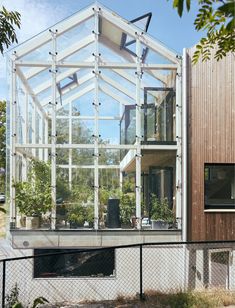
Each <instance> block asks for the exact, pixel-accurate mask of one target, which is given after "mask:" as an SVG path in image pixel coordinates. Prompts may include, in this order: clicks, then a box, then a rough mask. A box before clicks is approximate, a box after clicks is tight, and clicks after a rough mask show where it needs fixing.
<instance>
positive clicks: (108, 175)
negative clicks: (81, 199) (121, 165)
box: [99, 168, 120, 197]
mask: <svg viewBox="0 0 235 308" xmlns="http://www.w3.org/2000/svg"><path fill="white" fill-rule="evenodd" d="M119 174H120V172H119V169H103V168H102V169H99V183H100V186H101V188H102V189H107V190H109V191H110V197H111V195H112V193H113V194H116V193H117V192H115V191H114V190H115V189H117V188H119V187H120V179H119ZM111 191H113V192H111Z"/></svg>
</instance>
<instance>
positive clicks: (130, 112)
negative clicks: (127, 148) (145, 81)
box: [120, 105, 136, 144]
mask: <svg viewBox="0 0 235 308" xmlns="http://www.w3.org/2000/svg"><path fill="white" fill-rule="evenodd" d="M120 125H121V143H122V144H134V143H135V140H136V106H135V105H131V106H125V109H124V113H123V115H122V118H121V123H120Z"/></svg>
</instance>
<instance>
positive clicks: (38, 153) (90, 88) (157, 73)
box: [8, 5, 181, 230]
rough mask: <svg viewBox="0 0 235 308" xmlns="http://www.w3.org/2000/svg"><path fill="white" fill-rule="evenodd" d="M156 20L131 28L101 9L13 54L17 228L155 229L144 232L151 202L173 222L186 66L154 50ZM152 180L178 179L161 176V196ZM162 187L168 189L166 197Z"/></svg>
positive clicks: (14, 215)
mask: <svg viewBox="0 0 235 308" xmlns="http://www.w3.org/2000/svg"><path fill="white" fill-rule="evenodd" d="M149 16H150V15H148V14H147V15H144V19H143V20H141V19H138V18H137V20H136V22H133V23H132V24H131V23H129V22H127V21H125V20H123V19H121V18H120V17H119V16H117V15H113V16H111V15H110V12H109V11H108V10H106V9H105V8H102V7H100V6H98V9H97V5H95V6H91V7H89V8H87V9H86V10H84V11H81V12H78V15H77V19H76V18H75V16H72V17H70V20H67V21H66V20H64V21H62V22H61V23H59V24H58V25H56V26H54V27H52V28H51V29H50V30H47V31H46V32H45V33H42V34H40V36H39V39H38V41H37V40H36V39H34V40H33V43H32V44H31V45H30V42H26V43H25V45H21V46H19V47H17V48H16V53H15V54H14V56H13V57H12V60H11V61H12V66H13V68H14V70H13V71H12V74H11V76H10V78H11V81H12V82H11V84H12V89H11V101H10V103H9V106H8V107H9V108H8V109H9V112H8V119H10V121H11V125H10V143H9V148H10V151H11V152H13V153H15V154H16V155H12V156H11V158H10V160H11V161H10V166H11V170H10V173H11V176H10V178H11V179H12V183H16V184H15V185H10V198H9V201H10V212H11V214H10V215H11V217H12V219H11V227H12V228H14V227H17V228H23V229H24V228H26V229H34V228H36V229H37V228H39V229H40V228H43V229H47V228H51V229H58V228H61V229H67V228H71V229H80V228H88V229H95V230H97V229H103V228H107V229H109V228H120V227H122V228H129V229H133V228H137V229H141V228H150V227H151V226H150V225H148V226H147V227H146V226H142V219H143V218H146V217H149V218H150V220H151V215H152V214H153V213H152V211H153V206H151V205H150V204H149V202H150V200H158V203H159V204H160V205H161V204H162V206H163V205H164V204H166V203H167V204H168V207H169V210H170V211H172V215H173V216H174V219H175V218H176V207H177V206H180V205H179V204H180V201H179V200H180V199H179V198H180V197H179V196H180V192H179V191H178V190H177V189H176V187H175V185H176V183H178V181H179V180H180V179H179V178H177V177H179V174H180V173H179V172H177V171H176V169H177V168H178V169H179V168H180V165H179V164H178V163H177V158H176V157H177V155H178V154H177V153H180V151H181V144H180V142H178V140H177V138H176V136H179V135H180V122H181V120H180V116H181V114H180V112H177V107H176V106H177V104H178V105H180V104H181V101H180V99H181V98H180V97H179V96H177V91H178V89H177V75H176V71H177V69H179V68H180V62H179V60H178V59H177V58H176V56H175V55H174V54H172V53H171V52H170V51H168V50H167V49H165V50H164V48H163V47H162V46H161V45H159V50H158V48H157V46H158V42H156V43H155V45H154V46H153V45H152V39H151V40H150V41H149V42H148V39H147V38H148V36H146V37H145V31H147V25H146V24H148V23H149ZM138 27H142V30H141V29H140V28H138ZM143 31H144V32H143ZM124 36H125V44H124V43H123V42H124V41H123V37H124ZM130 42H132V44H130ZM121 44H124V45H125V46H124V45H123V47H125V48H120V46H121ZM130 50H131V52H130ZM144 50H147V51H148V52H146V54H145V56H144V57H143V52H144ZM163 59H164V60H163ZM178 84H179V83H178ZM176 100H178V103H177V102H176ZM150 157H153V159H149V158H150ZM156 157H157V158H156ZM178 160H179V159H178ZM152 170H172V171H171V172H168V173H167V176H165V178H164V177H163V176H162V180H161V181H162V182H161V181H160V180H159V179H160V175H158V174H157V175H156V178H157V180H158V181H159V183H160V184H159V185H158V186H159V187H158V189H156V187H155V186H154V185H153V181H152V177H153V175H152V173H153V171H152ZM43 172H44V173H45V174H46V175H47V176H46V177H44V176H43ZM162 172H163V171H162ZM143 183H144V185H143ZM161 183H164V185H165V186H166V185H168V184H167V183H170V185H171V187H170V188H169V187H168V188H166V187H165V188H164V191H167V193H163V191H162V190H161V187H160V186H161ZM146 185H147V186H146ZM162 185H163V184H162ZM164 185H163V186H164ZM173 186H174V187H173ZM153 187H154V188H153ZM167 189H168V190H167ZM42 191H45V194H44V195H43V194H42V193H41V192H42ZM177 194H178V195H177ZM150 196H152V197H151V198H150ZM153 196H154V197H153ZM154 198H155V199H154ZM164 198H167V200H165V201H164V200H163V199H164ZM25 199H27V200H28V203H27V208H26V206H25V203H24V202H23V200H25ZM173 200H178V201H174V202H173ZM164 202H165V203H164ZM177 202H178V204H177ZM163 203H164V204H163ZM115 204H116V205H115ZM112 211H114V213H113V212H112ZM111 213H113V214H111ZM110 215H114V217H116V218H115V219H114V221H112V223H110V217H111V216H110ZM36 218H38V219H36ZM172 223H173V222H172ZM179 228H180V226H179Z"/></svg>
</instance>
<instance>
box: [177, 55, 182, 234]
mask: <svg viewBox="0 0 235 308" xmlns="http://www.w3.org/2000/svg"><path fill="white" fill-rule="evenodd" d="M181 93H182V68H181V61H180V62H179V64H178V68H177V73H176V142H177V152H176V179H175V180H176V219H177V223H178V228H179V229H181V225H182V128H181V125H182V95H181Z"/></svg>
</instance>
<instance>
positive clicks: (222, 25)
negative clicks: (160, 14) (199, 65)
mask: <svg viewBox="0 0 235 308" xmlns="http://www.w3.org/2000/svg"><path fill="white" fill-rule="evenodd" d="M185 3H186V8H187V10H188V11H189V10H190V6H191V0H173V7H174V8H176V9H177V11H178V14H179V16H180V17H181V16H182V14H183V10H184V4H185ZM198 3H199V6H200V8H199V10H198V13H197V16H196V19H195V21H194V25H195V29H196V30H197V31H206V36H205V37H203V38H201V40H200V42H199V43H198V44H197V46H196V51H195V53H194V55H193V63H196V62H197V61H198V59H199V58H200V57H201V56H202V60H203V61H205V60H208V59H210V57H211V50H212V49H214V48H215V47H217V49H216V52H215V56H214V57H215V59H217V60H220V59H221V58H223V57H225V56H226V55H227V54H228V53H229V52H234V51H235V43H234V42H235V5H234V0H198Z"/></svg>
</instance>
